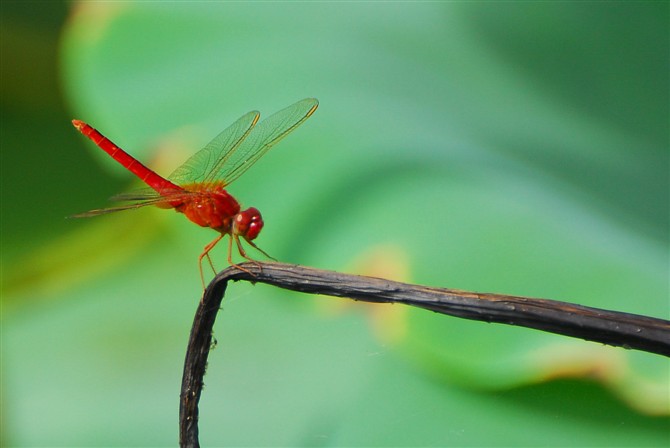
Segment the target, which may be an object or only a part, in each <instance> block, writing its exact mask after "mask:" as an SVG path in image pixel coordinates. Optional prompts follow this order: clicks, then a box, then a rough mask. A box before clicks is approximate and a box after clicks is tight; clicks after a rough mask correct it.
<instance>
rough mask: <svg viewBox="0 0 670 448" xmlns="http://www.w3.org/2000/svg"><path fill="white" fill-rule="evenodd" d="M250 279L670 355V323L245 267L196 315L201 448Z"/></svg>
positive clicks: (191, 373) (182, 421) (187, 429)
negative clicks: (223, 338)
mask: <svg viewBox="0 0 670 448" xmlns="http://www.w3.org/2000/svg"><path fill="white" fill-rule="evenodd" d="M230 280H234V281H238V280H246V281H251V282H254V283H257V282H260V283H266V284H269V285H274V286H278V287H280V288H284V289H289V290H292V291H299V292H304V293H310V294H321V295H330V296H337V297H345V298H350V299H353V300H360V301H365V302H373V303H402V304H405V305H410V306H415V307H419V308H425V309H428V310H431V311H434V312H436V313H441V314H447V315H450V316H456V317H461V318H465V319H472V320H480V321H484V322H497V323H502V324H508V325H516V326H522V327H527V328H534V329H537V330H542V331H547V332H551V333H556V334H562V335H565V336H571V337H576V338H582V339H585V340H588V341H594V342H600V343H603V344H608V345H613V346H619V347H624V348H628V349H636V350H642V351H646V352H650V353H655V354H659V355H663V356H670V322H669V321H666V320H663V319H656V318H652V317H646V316H640V315H637V314H629V313H622V312H618V311H609V310H603V309H598V308H591V307H586V306H581V305H575V304H572V303H567V302H558V301H555V300H546V299H532V298H527V297H518V296H510V295H503V294H490V293H475V292H467V291H459V290H455V289H447V288H433V287H426V286H420V285H411V284H408V283H400V282H394V281H390V280H384V279H380V278H372V277H364V276H359V275H352V274H342V273H339V272H333V271H324V270H321V269H314V268H309V267H305V266H297V265H291V264H284V263H257V262H253V263H243V264H242V265H240V266H239V267H235V266H231V267H229V268H227V269H225V270H223V271H222V272H220V273H219V274H218V275H217V276H216V277H215V278H214V280H213V281H212V282H211V283H210V284H209V286H208V287H207V289H206V290H205V293H204V296H203V298H202V300H201V301H200V305H199V306H198V310H197V311H196V315H195V319H194V321H193V327H192V328H191V336H190V339H189V343H188V349H187V352H186V360H185V363H184V374H183V377H182V388H181V402H180V407H179V442H180V445H181V446H185V447H198V446H199V442H198V401H199V400H200V394H201V392H202V385H203V376H204V374H205V366H206V365H207V356H208V355H209V349H210V345H211V342H212V328H213V327H214V321H215V319H216V315H217V313H218V311H219V307H220V305H221V300H222V299H223V295H224V293H225V291H226V287H227V285H228V281H230Z"/></svg>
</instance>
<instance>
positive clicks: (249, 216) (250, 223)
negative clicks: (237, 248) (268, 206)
mask: <svg viewBox="0 0 670 448" xmlns="http://www.w3.org/2000/svg"><path fill="white" fill-rule="evenodd" d="M262 228H263V218H262V217H261V212H259V211H258V209H257V208H254V207H249V208H248V209H246V210H243V211H241V212H239V213H238V214H237V215H235V220H234V221H233V234H234V235H240V236H242V237H243V238H244V239H245V240H247V241H251V240H253V239H255V238H256V237H257V236H258V234H259V233H261V229H262Z"/></svg>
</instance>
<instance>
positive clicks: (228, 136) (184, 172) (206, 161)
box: [168, 111, 260, 185]
mask: <svg viewBox="0 0 670 448" xmlns="http://www.w3.org/2000/svg"><path fill="white" fill-rule="evenodd" d="M258 117H260V113H258V111H251V112H249V113H247V114H246V115H243V116H242V117H240V118H239V119H238V120H237V121H236V122H235V123H233V124H232V125H230V126H228V127H227V128H226V129H225V130H224V131H223V132H221V133H220V134H219V135H217V136H216V137H215V138H214V140H212V141H211V142H209V143H208V144H207V146H205V147H204V148H203V149H201V150H200V151H198V152H196V153H195V154H193V155H192V156H191V157H190V158H189V159H188V160H187V161H186V162H184V164H183V165H181V166H180V167H179V168H177V169H176V170H175V171H174V172H173V173H172V174H170V176H168V179H169V180H170V181H171V182H174V183H176V184H177V185H184V184H190V183H196V182H205V180H206V179H207V177H208V173H212V172H215V171H219V170H220V169H221V167H220V165H222V164H223V163H225V160H227V159H229V158H230V155H231V154H233V153H234V152H235V150H236V149H237V148H238V147H239V146H240V143H242V141H244V139H245V138H246V137H247V136H248V135H249V132H250V131H251V129H252V128H253V127H254V125H255V124H256V123H257V122H258Z"/></svg>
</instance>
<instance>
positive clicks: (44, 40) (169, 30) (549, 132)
mask: <svg viewBox="0 0 670 448" xmlns="http://www.w3.org/2000/svg"><path fill="white" fill-rule="evenodd" d="M1 5H2V6H1V7H2V10H1V12H2V22H1V24H2V28H1V33H2V34H1V37H2V39H0V48H1V49H2V52H1V57H2V86H1V93H2V123H1V126H2V128H1V130H2V167H1V168H2V191H1V193H2V436H1V437H2V440H1V442H2V444H3V445H8V446H10V445H11V446H166V445H174V444H175V443H176V442H177V414H178V392H179V384H180V376H181V368H182V361H183V356H184V353H185V348H186V341H187V337H188V332H189V328H190V325H191V321H192V316H193V313H194V311H195V308H196V304H197V301H198V299H199V297H200V294H201V289H200V281H199V278H198V268H197V256H198V254H200V252H201V250H202V247H203V246H204V245H205V244H207V242H209V241H210V240H211V239H212V238H213V237H214V236H215V234H214V233H213V232H211V231H208V230H206V229H201V228H197V226H194V225H193V224H191V223H189V222H188V221H187V220H185V219H184V218H183V217H182V216H177V215H176V214H175V213H173V212H167V211H164V210H158V209H145V210H138V211H133V212H126V213H122V214H117V215H115V216H111V215H110V216H106V217H100V218H96V219H90V220H66V219H64V217H65V216H68V215H71V214H74V213H77V212H82V211H85V210H89V209H92V208H96V207H101V206H104V205H105V204H106V202H105V201H106V198H108V197H109V196H111V195H113V194H115V193H118V192H121V191H124V190H125V189H126V188H129V187H131V186H135V185H136V183H134V182H132V179H131V178H130V177H131V176H130V175H129V174H127V173H126V172H125V171H124V170H123V169H122V168H121V167H119V166H118V165H116V164H115V162H113V161H111V160H109V159H108V157H107V156H106V155H105V154H102V152H101V151H100V150H98V149H97V148H95V147H94V146H93V145H92V144H91V143H90V142H88V141H87V140H85V139H84V138H83V137H81V136H80V135H78V133H77V132H76V131H75V130H74V128H72V126H71V125H70V123H69V121H70V119H72V118H79V119H83V120H86V121H87V122H89V123H91V124H92V125H94V126H95V127H97V128H98V129H100V130H101V131H102V132H103V133H104V134H106V135H107V136H108V137H110V138H112V139H113V140H114V141H115V142H116V143H118V144H120V145H121V146H122V147H124V148H126V149H127V150H128V151H129V152H131V153H132V154H133V155H136V156H138V157H139V158H140V159H141V160H143V161H145V162H146V163H147V164H149V165H150V166H151V167H154V168H155V169H156V170H158V171H159V172H160V173H163V174H167V173H169V172H170V171H171V169H173V168H174V167H176V166H177V165H178V164H179V163H180V161H183V160H185V159H186V158H187V157H188V155H190V154H191V153H193V152H194V151H195V150H197V149H198V148H200V147H202V146H203V145H204V144H206V143H207V142H208V141H209V140H210V139H211V138H212V137H214V136H215V135H216V134H217V133H218V132H219V131H221V130H222V129H223V128H225V127H226V126H227V125H228V124H230V123H232V122H233V121H234V120H235V119H236V118H238V117H239V116H241V115H242V114H243V113H245V112H247V111H249V110H252V109H259V110H260V111H261V112H262V113H263V115H264V116H268V115H269V114H271V113H273V112H275V111H277V110H279V109H281V108H283V107H285V106H287V105H289V104H292V103H293V102H295V101H297V100H299V99H301V98H304V97H308V96H314V97H317V98H318V99H319V100H320V103H321V105H320V108H319V110H318V111H317V112H316V113H315V114H314V116H313V117H312V118H310V119H309V121H307V122H306V123H305V124H304V125H303V126H302V127H301V128H300V129H299V130H297V131H296V132H295V133H294V134H292V135H291V136H289V137H288V138H287V139H286V140H284V141H283V142H282V143H280V145H279V146H278V147H277V148H276V149H273V150H272V151H271V152H270V153H269V154H268V155H267V156H265V157H264V159H263V160H262V161H260V162H259V163H258V164H257V165H256V166H254V168H253V169H252V170H250V171H249V172H248V173H246V174H245V175H244V176H243V177H242V178H241V179H240V180H238V181H237V182H236V183H235V184H233V185H232V186H231V188H230V191H231V192H232V193H233V194H234V195H235V196H236V197H237V198H238V199H239V200H240V201H241V202H242V203H243V204H244V205H245V206H255V207H258V208H259V209H260V210H261V211H262V212H263V216H264V219H265V222H266V228H265V229H264V231H263V233H262V234H261V236H260V237H259V239H258V240H257V242H258V244H259V245H260V246H261V247H262V248H263V249H264V250H266V251H268V252H269V253H270V254H272V255H273V256H274V257H276V258H277V259H279V260H281V261H286V262H291V263H301V264H306V265H311V266H316V267H320V268H327V269H334V270H342V271H348V272H356V273H362V274H368V275H377V276H382V277H387V278H393V279H398V280H403V281H409V282H414V283H422V284H430V285H435V286H445V287H453V288H460V289H467V290H475V291H491V292H500V293H508V294H515V295H528V296H535V297H544V298H552V299H558V300H565V301H571V302H576V303H580V304H584V305H590V306H596V307H602V308H609V309H615V310H621V311H628V312H633V313H640V314H647V315H652V316H656V317H661V318H666V319H667V318H669V317H670V304H669V291H668V242H669V241H668V225H669V223H668V219H669V213H668V204H669V200H668V199H669V198H668V191H669V182H668V173H669V169H668V168H669V166H668V165H669V161H668V135H669V133H668V122H669V120H668V118H669V112H668V104H669V91H668V86H669V84H670V83H669V79H668V73H669V72H668V54H669V50H670V48H669V41H670V40H669V35H668V20H667V19H668V12H669V10H668V3H667V2H579V3H574V2H556V3H548V2H538V3H528V2H519V3H516V2H505V3H489V2H463V3H460V2H450V3H418V4H415V3H329V2H319V3H277V4H271V3H251V4H244V3H204V2H203V3H196V2H190V3H163V4H160V3H132V2H128V3H125V2H123V3H121V2H118V3H117V2H109V3H107V2H105V3H102V2H86V3H79V2H73V3H69V2H68V3H61V2H46V3H42V2H3V3H2V4H1ZM213 258H214V259H215V261H216V262H217V266H218V267H219V268H222V267H223V266H224V264H225V248H224V247H223V246H222V247H217V249H216V250H215V251H214V253H213ZM215 337H216V339H217V340H218V346H217V348H216V349H215V350H214V351H213V352H212V354H211V356H210V362H209V370H208V373H207V376H206V377H205V382H206V388H205V389H204V393H203V399H202V402H201V441H202V443H203V445H204V446H221V445H237V446H262V445H264V446H372V445H394V446H482V445H487V446H511V445H514V446H539V445H563V446H584V445H591V446H596V445H602V446H605V445H606V446H619V445H620V446H661V445H667V444H668V443H670V435H669V432H670V431H669V425H670V420H669V419H668V414H669V413H670V404H669V403H670V390H669V388H670V386H669V384H670V364H669V363H668V361H667V360H666V359H665V358H662V357H660V356H656V355H650V354H645V353H638V352H633V351H625V350H622V349H616V348H611V347H604V346H601V345H598V344H593V343H588V342H583V341H579V340H572V339H569V338H564V337H559V336H554V335H548V334H543V333H541V332H536V331H531V330H526V329H519V328H512V327H509V328H508V327H504V326H499V325H485V324H482V323H479V322H472V321H460V320H458V319H454V318H448V317H445V316H439V315H435V314H433V313H428V312H425V311H420V310H408V309H402V308H401V307H397V306H385V305H376V306H371V305H365V304H359V303H349V302H347V301H345V300H340V299H332V298H323V297H311V296H305V295H300V294H295V293H288V292H284V291H277V290H275V289H273V288H270V287H267V286H263V285H257V286H250V285H246V284H239V285H238V284H236V285H233V286H231V287H230V288H229V291H228V293H227V296H226V299H225V301H224V309H223V311H222V313H221V314H220V315H219V319H218V322H217V325H216V327H215Z"/></svg>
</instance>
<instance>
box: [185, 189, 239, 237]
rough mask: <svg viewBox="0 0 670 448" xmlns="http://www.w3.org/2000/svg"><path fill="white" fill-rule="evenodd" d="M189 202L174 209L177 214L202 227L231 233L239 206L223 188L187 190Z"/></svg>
mask: <svg viewBox="0 0 670 448" xmlns="http://www.w3.org/2000/svg"><path fill="white" fill-rule="evenodd" d="M185 188H186V189H187V190H189V193H191V194H190V195H189V200H188V201H184V202H183V203H182V204H181V205H179V206H177V207H175V209H176V210H177V211H178V212H181V213H183V214H184V215H186V217H187V218H188V219H189V220H191V221H193V222H194V223H196V224H198V225H199V226H202V227H210V228H212V229H214V230H217V231H219V232H221V233H231V231H232V229H233V220H234V219H235V217H236V215H237V214H238V213H240V204H239V203H238V202H237V200H236V199H235V198H234V197H232V196H231V195H230V194H229V193H228V192H227V191H226V190H225V189H223V187H219V188H211V189H207V190H204V189H203V190H201V189H198V188H196V189H189V188H188V186H186V187H185Z"/></svg>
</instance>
